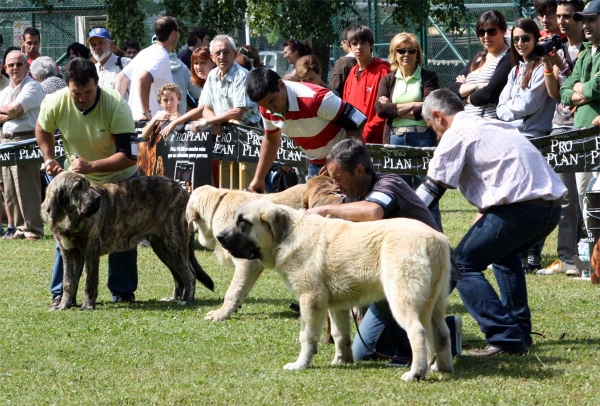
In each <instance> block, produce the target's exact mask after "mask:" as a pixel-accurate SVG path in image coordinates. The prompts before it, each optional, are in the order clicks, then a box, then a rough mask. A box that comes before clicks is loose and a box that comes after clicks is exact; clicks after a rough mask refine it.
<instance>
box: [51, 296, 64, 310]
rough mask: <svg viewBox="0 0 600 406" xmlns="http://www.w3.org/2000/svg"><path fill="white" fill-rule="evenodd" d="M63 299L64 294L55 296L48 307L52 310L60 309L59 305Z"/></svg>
mask: <svg viewBox="0 0 600 406" xmlns="http://www.w3.org/2000/svg"><path fill="white" fill-rule="evenodd" d="M61 300H62V296H61V295H58V296H54V298H52V303H51V304H50V306H48V308H49V309H50V310H56V309H58V306H60V301H61Z"/></svg>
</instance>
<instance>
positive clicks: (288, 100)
mask: <svg viewBox="0 0 600 406" xmlns="http://www.w3.org/2000/svg"><path fill="white" fill-rule="evenodd" d="M246 92H247V93H248V96H249V97H250V99H251V100H252V101H254V102H256V103H258V105H259V107H260V114H261V116H262V119H263V124H264V128H265V137H264V138H263V141H262V145H261V148H260V159H259V161H258V167H257V169H256V173H255V175H254V179H253V180H252V182H251V183H250V186H249V187H248V189H249V190H251V191H253V192H263V191H264V190H265V177H266V176H267V174H268V171H269V168H270V167H271V164H272V163H273V161H274V160H275V158H276V157H277V152H278V150H279V145H280V143H281V133H282V132H283V133H284V134H285V135H287V136H288V137H290V138H291V139H292V140H294V142H295V143H296V145H297V146H298V147H299V148H300V149H302V150H303V151H304V153H305V154H306V156H307V157H308V162H309V164H308V165H309V166H308V176H309V177H312V176H315V175H317V174H318V173H319V170H320V169H321V168H322V167H323V165H324V164H325V158H326V157H327V154H328V153H329V151H330V150H331V147H333V146H334V145H335V144H337V143H338V142H340V141H342V140H343V139H345V138H346V136H347V134H346V130H355V129H357V128H359V127H360V126H361V125H362V124H363V123H364V121H365V120H366V117H365V116H364V115H362V114H361V113H360V112H359V111H358V110H356V109H354V108H353V107H352V106H350V105H347V103H345V102H343V101H342V100H341V99H340V98H339V97H337V96H336V95H334V94H333V92H332V91H331V90H329V89H327V88H324V87H321V86H317V85H313V84H311V83H299V82H289V81H284V80H281V78H280V77H279V75H278V74H277V73H276V72H274V71H272V70H270V69H267V68H258V69H254V70H252V71H251V72H250V73H249V74H248V78H247V79H246ZM352 113H354V114H352Z"/></svg>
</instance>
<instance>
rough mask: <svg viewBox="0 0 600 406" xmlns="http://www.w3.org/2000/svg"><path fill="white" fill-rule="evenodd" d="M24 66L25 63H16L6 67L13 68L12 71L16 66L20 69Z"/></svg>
mask: <svg viewBox="0 0 600 406" xmlns="http://www.w3.org/2000/svg"><path fill="white" fill-rule="evenodd" d="M23 65H25V64H24V63H23V62H15V63H7V64H6V66H7V67H8V68H11V69H12V68H14V67H15V66H16V67H17V68H20V67H21V66H23Z"/></svg>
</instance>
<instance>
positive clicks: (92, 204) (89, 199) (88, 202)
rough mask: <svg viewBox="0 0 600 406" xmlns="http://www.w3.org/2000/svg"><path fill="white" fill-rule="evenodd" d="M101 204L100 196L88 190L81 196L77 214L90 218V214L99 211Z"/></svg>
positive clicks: (92, 190)
mask: <svg viewBox="0 0 600 406" xmlns="http://www.w3.org/2000/svg"><path fill="white" fill-rule="evenodd" d="M101 202H102V196H100V193H98V192H96V191H95V190H94V189H92V188H88V190H86V191H85V192H84V193H82V195H81V200H80V201H79V204H78V206H77V210H78V211H79V214H80V215H82V216H85V217H91V216H92V214H94V213H96V212H97V211H98V210H99V209H100V203H101Z"/></svg>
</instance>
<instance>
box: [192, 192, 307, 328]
mask: <svg viewBox="0 0 600 406" xmlns="http://www.w3.org/2000/svg"><path fill="white" fill-rule="evenodd" d="M305 188H306V185H305V184H300V185H296V186H293V187H291V188H289V189H286V190H284V191H282V192H279V193H272V194H266V195H261V194H257V193H250V192H245V191H243V190H232V189H217V188H215V187H213V186H208V185H206V186H201V187H199V188H197V189H196V190H194V192H193V193H192V195H191V197H190V200H189V203H188V205H187V210H186V218H187V221H188V225H189V228H190V230H194V231H197V232H198V241H199V242H200V244H201V245H202V246H203V247H205V248H208V249H210V250H213V251H214V252H215V255H216V256H217V259H218V260H219V262H220V263H221V264H222V265H225V266H227V267H232V268H235V273H234V275H233V279H232V280H231V284H230V285H229V288H228V289H227V292H226V293H225V298H224V300H223V305H222V306H221V307H220V308H219V309H217V310H212V311H210V312H208V313H207V315H206V317H205V319H206V320H214V321H220V320H227V319H229V318H230V317H231V315H232V314H233V313H234V312H236V311H237V310H238V309H239V308H240V307H241V306H242V304H243V303H244V300H245V299H246V296H248V293H250V291H251V290H252V288H253V287H254V284H255V283H256V281H257V280H258V278H259V277H260V275H261V274H262V271H263V270H264V267H263V266H262V265H261V263H260V262H258V261H255V260H247V259H241V258H234V257H233V256H231V254H229V252H227V250H224V249H223V247H222V246H221V244H220V243H219V242H218V241H217V239H216V238H215V236H216V235H217V234H219V233H220V232H221V231H223V229H225V227H227V226H228V225H229V224H230V223H231V221H232V220H233V215H234V214H235V211H236V210H237V209H238V207H240V206H241V205H242V204H244V203H247V202H250V201H253V200H261V201H272V202H276V203H281V204H285V205H288V206H290V207H294V208H297V209H299V208H300V207H301V205H302V195H303V192H304V190H305Z"/></svg>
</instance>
